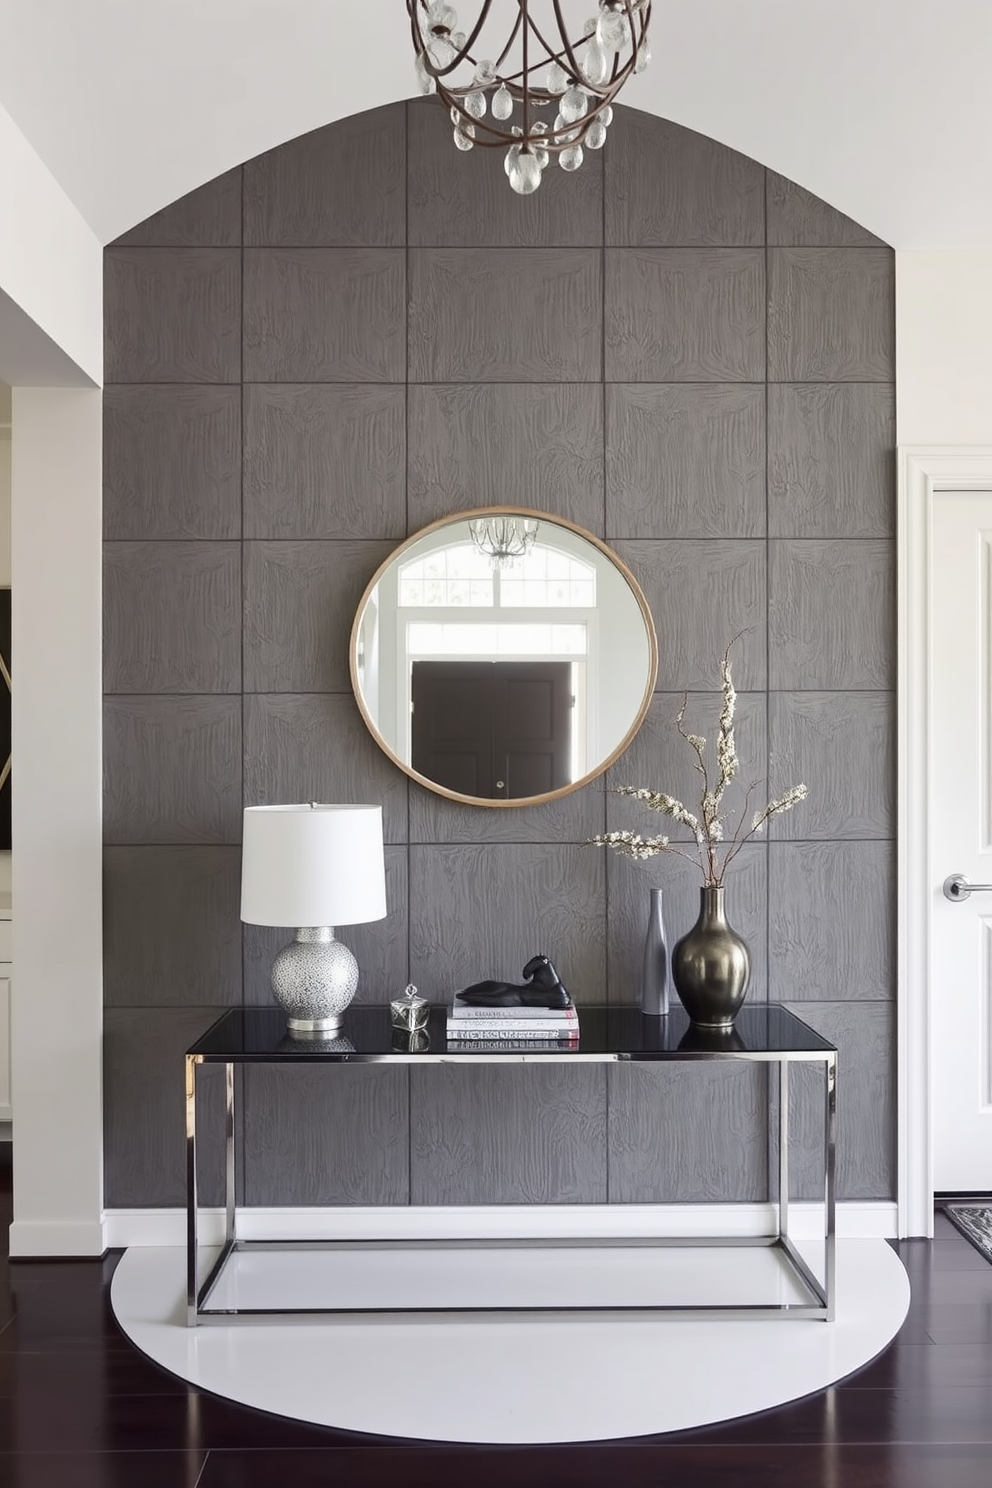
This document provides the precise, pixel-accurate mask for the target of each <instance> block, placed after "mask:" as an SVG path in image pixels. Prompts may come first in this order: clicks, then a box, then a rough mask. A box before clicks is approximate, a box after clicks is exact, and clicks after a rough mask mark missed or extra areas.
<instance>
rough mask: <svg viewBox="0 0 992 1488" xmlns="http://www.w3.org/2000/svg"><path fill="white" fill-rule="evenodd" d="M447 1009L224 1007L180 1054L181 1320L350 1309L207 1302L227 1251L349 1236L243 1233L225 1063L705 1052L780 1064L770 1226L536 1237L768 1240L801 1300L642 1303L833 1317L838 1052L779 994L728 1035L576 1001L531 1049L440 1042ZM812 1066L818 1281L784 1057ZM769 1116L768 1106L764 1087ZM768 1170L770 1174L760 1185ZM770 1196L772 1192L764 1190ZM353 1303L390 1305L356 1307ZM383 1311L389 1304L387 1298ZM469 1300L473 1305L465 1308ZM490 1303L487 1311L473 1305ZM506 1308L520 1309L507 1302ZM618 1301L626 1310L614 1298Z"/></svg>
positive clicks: (569, 1306)
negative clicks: (562, 1041) (220, 1137)
mask: <svg viewBox="0 0 992 1488" xmlns="http://www.w3.org/2000/svg"><path fill="white" fill-rule="evenodd" d="M446 1011H447V1010H446V1009H445V1008H444V1007H432V1008H431V1015H430V1023H429V1027H428V1030H427V1034H426V1036H423V1035H421V1036H420V1037H419V1039H418V1038H417V1036H416V1035H413V1036H411V1037H412V1040H413V1041H414V1042H415V1047H410V1041H409V1040H408V1037H407V1036H405V1035H402V1034H395V1033H394V1031H393V1030H392V1029H391V1027H390V1024H389V1009H388V1007H386V1006H379V1005H375V1006H372V1005H360V1006H352V1007H351V1008H349V1009H348V1012H347V1013H346V1015H345V1021H344V1026H343V1028H342V1031H341V1036H340V1037H337V1038H334V1039H320V1038H319V1037H316V1038H306V1037H304V1038H299V1037H294V1036H292V1035H290V1034H289V1033H288V1032H287V1029H286V1019H285V1015H284V1014H283V1013H282V1011H281V1010H280V1009H277V1008H246V1009H240V1008H239V1009H232V1010H231V1011H230V1012H228V1013H225V1014H224V1016H223V1017H221V1018H220V1019H219V1020H218V1021H217V1022H216V1023H215V1024H214V1025H213V1026H212V1027H211V1028H210V1029H209V1030H208V1031H207V1032H206V1033H205V1034H204V1035H203V1037H202V1038H201V1039H198V1040H197V1042H196V1043H195V1044H193V1046H192V1047H191V1048H190V1049H189V1050H188V1051H187V1053H186V1172H187V1231H186V1236H187V1322H188V1325H189V1326H190V1327H195V1326H196V1325H197V1324H198V1323H211V1322H212V1323H231V1322H235V1321H238V1320H241V1321H251V1320H252V1319H253V1318H257V1317H258V1316H260V1315H265V1316H278V1317H281V1318H289V1317H296V1316H301V1315H305V1316H309V1315H311V1314H312V1313H313V1312H347V1311H353V1310H356V1309H355V1308H347V1307H336V1308H315V1309H308V1310H307V1311H306V1313H304V1314H300V1313H299V1312H298V1311H296V1310H294V1311H292V1312H290V1311H288V1310H286V1309H279V1308H264V1309H263V1308H250V1309H249V1308H243V1307H238V1306H230V1307H224V1308H219V1307H216V1306H215V1307H211V1306H210V1297H211V1293H212V1292H213V1291H214V1288H215V1287H216V1285H217V1282H218V1280H219V1278H220V1276H221V1273H222V1271H223V1270H224V1267H225V1266H226V1265H227V1263H228V1261H229V1260H230V1258H231V1256H232V1255H233V1254H235V1253H236V1252H239V1251H250V1250H273V1249H280V1250H287V1251H289V1250H301V1249H327V1250H333V1249H335V1248H339V1247H342V1246H344V1245H345V1244H353V1242H344V1241H335V1240H321V1241H291V1240H244V1239H240V1238H239V1237H238V1233H237V1217H238V1211H237V1178H236V1165H235V1160H234V1132H235V1126H234V1115H235V1112H234V1071H235V1068H236V1066H238V1065H245V1064H301V1063H302V1064H320V1065H326V1066H327V1069H328V1071H329V1074H330V1075H331V1077H332V1078H333V1070H334V1069H335V1068H336V1067H338V1066H340V1065H342V1064H357V1063H361V1064H424V1065H426V1064H448V1063H459V1064H471V1063H473V1062H474V1063H482V1062H484V1063H488V1064H521V1063H524V1064H530V1063H533V1064H541V1063H546V1062H548V1061H549V1060H551V1061H556V1062H560V1063H563V1064H579V1063H595V1064H618V1063H623V1062H629V1061H642V1062H646V1063H652V1064H669V1063H683V1062H688V1063H692V1062H695V1061H706V1060H738V1061H739V1060H744V1061H748V1062H752V1063H754V1062H757V1063H762V1064H767V1065H774V1066H776V1068H777V1070H778V1080H777V1090H778V1121H777V1126H778V1163H777V1168H778V1203H777V1224H776V1225H775V1228H774V1230H773V1231H772V1232H771V1233H770V1234H767V1235H761V1236H722V1237H716V1236H712V1235H711V1236H706V1235H702V1236H698V1237H692V1238H686V1237H678V1238H676V1237H668V1236H665V1237H649V1238H629V1239H628V1238H626V1237H624V1238H620V1239H618V1238H616V1237H611V1238H601V1239H593V1238H590V1239H579V1240H577V1239H574V1238H570V1239H567V1240H566V1239H562V1240H553V1241H548V1242H544V1243H546V1244H551V1245H554V1246H562V1247H565V1246H568V1247H572V1246H576V1245H579V1246H593V1247H603V1246H610V1245H614V1246H624V1245H652V1246H668V1245H679V1246H725V1247H728V1248H732V1247H741V1246H751V1247H753V1246H772V1247H775V1248H776V1249H777V1250H778V1252H779V1253H780V1257H781V1260H782V1262H783V1264H784V1265H785V1266H786V1267H787V1268H788V1269H789V1270H790V1272H791V1274H792V1275H793V1277H794V1279H795V1280H796V1281H797V1282H798V1284H799V1288H800V1292H801V1294H802V1296H803V1301H802V1302H799V1303H794V1302H779V1303H771V1304H767V1305H766V1304H760V1305H752V1304H739V1305H729V1306H728V1305H726V1304H720V1305H713V1306H709V1305H696V1304H694V1305H691V1306H688V1307H687V1306H667V1305H666V1306H660V1305H658V1304H654V1303H652V1304H647V1305H646V1306H645V1308H644V1309H640V1308H638V1309H637V1310H647V1311H652V1312H659V1313H665V1314H669V1315H671V1314H674V1313H678V1314H685V1313H694V1314H695V1313H701V1314H703V1315H708V1316H714V1315H718V1316H720V1317H727V1316H739V1317H744V1318H752V1319H753V1318H818V1319H822V1320H824V1321H828V1322H829V1321H833V1318H834V1302H835V1299H834V1290H835V1267H836V1256H835V1251H836V1235H835V1218H836V1216H835V1192H834V1181H835V1160H836V1154H835V1138H836V1097H837V1051H836V1049H835V1048H834V1046H833V1045H831V1044H829V1043H827V1041H826V1040H825V1039H823V1038H821V1037H820V1035H819V1034H818V1033H815V1032H814V1030H813V1029H812V1028H809V1027H808V1026H807V1025H806V1024H805V1023H803V1022H802V1021H801V1019H799V1018H797V1017H795V1016H794V1014H792V1013H790V1012H789V1011H788V1010H787V1009H785V1008H783V1007H780V1006H779V1005H777V1004H754V1005H752V1006H750V1007H745V1008H744V1009H742V1011H741V1012H740V1014H739V1015H738V1018H737V1022H736V1024H735V1026H734V1028H733V1029H732V1030H731V1031H730V1032H729V1033H726V1034H723V1033H711V1032H708V1031H706V1030H703V1029H698V1028H695V1027H693V1026H692V1025H691V1024H690V1023H689V1020H688V1018H687V1017H686V1015H685V1014H684V1013H683V1012H682V1010H681V1009H674V1010H673V1011H672V1012H670V1013H669V1014H667V1015H666V1016H665V1017H661V1018H655V1017H645V1016H644V1015H643V1014H642V1013H641V1012H640V1011H639V1009H637V1008H632V1007H605V1006H580V1007H579V1024H580V1038H579V1046H578V1048H569V1049H531V1048H528V1047H527V1046H526V1045H523V1046H522V1045H521V1044H519V1043H512V1042H509V1041H507V1042H506V1043H505V1044H502V1045H501V1046H500V1047H499V1048H493V1047H492V1046H491V1045H488V1044H487V1046H486V1047H485V1048H484V1049H480V1050H475V1049H472V1050H468V1051H464V1050H463V1049H459V1050H457V1051H454V1050H453V1051H450V1052H449V1050H448V1045H447V1038H446V1034H445V1019H446ZM796 1063H801V1064H815V1065H818V1066H820V1068H821V1070H822V1072H823V1092H824V1151H823V1202H824V1275H823V1279H822V1281H821V1279H820V1278H818V1277H817V1276H816V1275H815V1274H814V1273H813V1271H812V1270H811V1269H810V1267H809V1266H808V1265H807V1263H806V1261H805V1260H804V1258H803V1257H802V1255H800V1253H799V1251H798V1250H797V1249H796V1246H795V1244H794V1242H793V1240H792V1239H791V1238H790V1235H789V1067H790V1065H792V1064H796ZM204 1064H221V1065H223V1066H224V1068H225V1072H226V1133H227V1143H226V1202H225V1214H226V1223H225V1236H224V1242H223V1245H222V1247H221V1250H220V1254H219V1255H218V1257H217V1259H216V1261H215V1262H214V1264H213V1266H212V1267H211V1268H210V1271H209V1274H208V1275H207V1277H206V1278H205V1280H204V1282H203V1283H202V1285H198V1257H199V1238H198V1224H199V1202H198V1197H197V1179H196V1082H197V1072H198V1071H199V1069H200V1067H201V1065H204ZM768 1117H769V1123H770V1124H771V1122H772V1117H773V1110H772V1101H771V1086H769V1101H768ZM770 1183H771V1174H769V1186H770ZM771 1198H772V1195H771V1193H769V1199H771ZM367 1243H368V1245H369V1247H370V1248H372V1247H384V1246H390V1247H397V1246H402V1245H404V1244H410V1245H418V1246H427V1245H430V1246H448V1247H456V1246H458V1245H459V1244H462V1243H464V1242H459V1241H409V1242H406V1241H382V1240H379V1241H369V1242H367ZM541 1243H542V1242H539V1241H534V1240H514V1241H506V1240H503V1241H492V1242H486V1245H487V1246H488V1245H490V1244H491V1245H492V1247H493V1248H496V1247H497V1246H507V1245H513V1246H528V1245H530V1246H534V1245H538V1244H541ZM553 1308H558V1309H562V1310H566V1311H578V1310H581V1311H587V1310H593V1311H616V1310H618V1309H617V1307H616V1306H615V1305H614V1306H603V1307H594V1308H590V1307H588V1306H587V1305H586V1306H578V1307H577V1306H576V1304H575V1303H572V1302H569V1301H567V1300H565V1301H560V1302H556V1301H551V1302H542V1303H541V1305H540V1308H535V1309H534V1310H540V1311H548V1310H550V1309H553ZM357 1310H360V1311H365V1312H368V1311H379V1310H387V1309H377V1308H369V1307H367V1306H364V1305H363V1306H361V1307H359V1308H357ZM388 1310H391V1311H392V1310H395V1308H390V1309H388ZM403 1310H404V1311H411V1312H414V1311H429V1312H442V1311H464V1310H465V1309H464V1307H459V1308H450V1309H449V1308H444V1307H438V1306H431V1307H426V1308H417V1307H410V1308H404V1309H403ZM473 1310H476V1309H473ZM480 1310H496V1309H480ZM507 1310H511V1311H517V1310H522V1309H519V1308H516V1307H509V1308H508V1309H507ZM622 1310H625V1311H626V1310H630V1309H629V1308H626V1307H625V1308H623V1309H622Z"/></svg>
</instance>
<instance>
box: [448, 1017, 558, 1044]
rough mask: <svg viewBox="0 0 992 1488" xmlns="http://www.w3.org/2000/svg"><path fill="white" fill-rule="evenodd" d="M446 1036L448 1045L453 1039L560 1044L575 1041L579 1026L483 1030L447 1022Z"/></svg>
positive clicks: (494, 1025)
mask: <svg viewBox="0 0 992 1488" xmlns="http://www.w3.org/2000/svg"><path fill="white" fill-rule="evenodd" d="M447 1034H448V1043H449V1044H450V1043H451V1041H452V1040H453V1039H456V1040H458V1041H459V1042H463V1041H464V1042H471V1041H472V1040H475V1039H509V1040H511V1041H512V1042H516V1043H525V1042H527V1041H528V1040H529V1039H540V1040H542V1041H543V1042H545V1043H554V1042H555V1041H556V1039H560V1040H561V1041H562V1042H568V1041H570V1040H573V1039H577V1038H578V1036H579V1025H578V1024H577V1023H576V1024H574V1025H570V1026H569V1027H567V1028H564V1027H562V1026H561V1025H559V1026H558V1027H549V1028H545V1027H542V1026H541V1025H540V1024H537V1025H535V1024H533V1023H524V1024H523V1025H521V1026H518V1027H513V1026H512V1025H511V1026H508V1025H506V1024H503V1023H490V1024H487V1025H486V1026H485V1027H484V1028H464V1027H463V1026H462V1024H461V1023H455V1024H452V1023H451V1022H450V1021H449V1023H448V1026H447Z"/></svg>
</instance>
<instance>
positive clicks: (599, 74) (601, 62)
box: [582, 41, 610, 88]
mask: <svg viewBox="0 0 992 1488" xmlns="http://www.w3.org/2000/svg"><path fill="white" fill-rule="evenodd" d="M582 74H583V76H584V77H585V79H586V82H587V83H591V84H592V86H593V87H594V88H598V87H599V86H600V85H601V84H602V83H605V82H606V79H607V78H608V77H609V75H610V59H609V57H608V56H607V54H606V51H605V49H604V48H603V47H601V46H600V44H599V42H598V41H590V42H588V43H587V44H586V47H585V50H584V52H583V54H582Z"/></svg>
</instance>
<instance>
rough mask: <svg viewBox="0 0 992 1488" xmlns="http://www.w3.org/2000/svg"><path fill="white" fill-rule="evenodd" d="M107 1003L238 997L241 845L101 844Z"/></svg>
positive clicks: (140, 1004)
mask: <svg viewBox="0 0 992 1488" xmlns="http://www.w3.org/2000/svg"><path fill="white" fill-rule="evenodd" d="M103 884H104V903H105V906H106V913H105V916H104V926H103V977H104V982H103V990H104V1000H105V1002H106V1004H107V1006H108V1007H147V1006H148V1005H149V1003H150V1001H151V1000H152V999H154V998H157V997H158V996H159V995H160V993H161V991H162V989H163V988H164V987H168V988H169V996H170V1000H171V1001H172V1003H173V1004H176V1005H183V1004H187V1003H188V1004H192V1005H194V1006H196V1005H198V1004H202V1003H225V1004H230V1005H232V1006H236V1005H238V1004H240V1002H241V920H240V918H239V915H240V908H241V849H240V848H239V847H237V846H231V847H179V846H177V847H106V848H104V853H103Z"/></svg>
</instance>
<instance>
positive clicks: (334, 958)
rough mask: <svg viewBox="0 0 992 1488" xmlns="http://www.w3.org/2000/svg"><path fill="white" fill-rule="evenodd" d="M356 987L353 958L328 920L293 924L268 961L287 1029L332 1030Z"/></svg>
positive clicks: (335, 1031) (356, 967)
mask: <svg viewBox="0 0 992 1488" xmlns="http://www.w3.org/2000/svg"><path fill="white" fill-rule="evenodd" d="M357 989H358V962H357V961H356V960H355V958H354V956H353V955H352V953H351V951H349V949H348V947H347V946H346V945H342V944H341V942H340V941H339V940H335V938H334V931H333V929H332V928H331V927H330V926H329V925H318V926H312V927H308V928H304V929H300V930H297V932H296V935H295V938H294V939H293V940H292V941H290V943H289V945H287V946H284V947H283V949H282V950H281V951H280V952H279V954H278V956H277V957H276V959H275V961H274V962H273V964H272V991H273V994H274V996H275V999H276V1002H277V1003H278V1004H279V1006H280V1007H281V1008H282V1009H283V1011H284V1012H285V1014H286V1020H287V1025H288V1027H289V1029H290V1030H291V1031H292V1032H293V1033H324V1034H334V1033H337V1032H338V1030H339V1029H340V1027H341V1018H342V1014H343V1013H344V1011H345V1008H347V1007H348V1005H349V1003H350V1002H351V1000H352V998H353V997H354V995H355V992H356V991H357Z"/></svg>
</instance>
